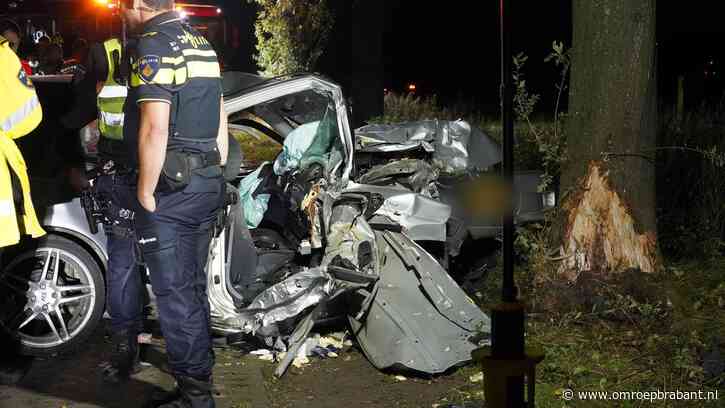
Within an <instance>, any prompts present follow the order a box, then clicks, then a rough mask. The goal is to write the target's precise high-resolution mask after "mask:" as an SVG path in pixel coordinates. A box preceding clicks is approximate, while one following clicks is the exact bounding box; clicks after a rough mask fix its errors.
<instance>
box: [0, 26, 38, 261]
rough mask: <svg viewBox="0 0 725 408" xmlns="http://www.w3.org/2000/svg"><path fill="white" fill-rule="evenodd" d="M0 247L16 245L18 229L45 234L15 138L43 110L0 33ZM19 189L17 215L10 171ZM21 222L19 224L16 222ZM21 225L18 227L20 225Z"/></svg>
mask: <svg viewBox="0 0 725 408" xmlns="http://www.w3.org/2000/svg"><path fill="white" fill-rule="evenodd" d="M0 95H2V97H0V248H1V247H5V246H8V245H14V244H17V243H18V242H19V241H20V234H21V231H22V232H23V233H25V234H28V235H30V236H32V237H33V238H37V237H40V236H42V235H44V234H45V231H43V228H41V226H40V223H39V222H38V218H37V216H36V215H35V209H34V208H33V200H32V199H31V197H30V181H29V180H28V173H27V170H26V167H25V160H24V159H23V155H22V154H21V153H20V150H19V149H18V146H17V145H16V144H15V140H14V139H17V138H19V137H22V136H25V135H27V134H28V133H30V132H31V131H32V130H33V129H35V127H36V126H38V123H40V120H41V119H42V118H43V112H42V110H41V108H40V102H39V101H38V96H37V95H36V94H35V88H34V87H33V83H32V82H31V81H30V78H28V77H27V75H26V74H25V71H23V68H22V67H21V65H20V60H19V59H18V57H17V56H16V55H15V52H13V50H12V49H11V48H10V45H9V44H8V42H7V40H6V39H5V38H3V37H1V36H0ZM11 170H12V171H13V173H15V175H16V176H17V178H18V180H19V181H20V186H21V187H22V189H23V208H22V212H23V213H22V214H21V216H20V217H18V215H17V214H16V212H15V211H16V210H15V203H14V202H13V188H12V183H11V181H10V171H11ZM19 222H22V225H19V224H18V223H19ZM21 227H22V228H21Z"/></svg>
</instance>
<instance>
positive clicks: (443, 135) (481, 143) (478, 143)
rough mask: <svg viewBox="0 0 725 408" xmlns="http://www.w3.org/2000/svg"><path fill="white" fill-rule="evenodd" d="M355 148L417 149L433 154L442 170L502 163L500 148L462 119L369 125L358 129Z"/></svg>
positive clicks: (380, 149) (460, 170) (453, 171)
mask: <svg viewBox="0 0 725 408" xmlns="http://www.w3.org/2000/svg"><path fill="white" fill-rule="evenodd" d="M355 147H356V149H355V150H356V151H362V152H395V151H406V150H412V149H416V148H423V149H424V150H426V151H428V152H430V153H432V154H433V164H434V165H435V166H436V167H437V168H439V169H440V170H441V171H442V172H443V173H447V174H458V173H461V172H464V171H466V170H474V169H485V168H488V167H491V166H493V165H494V164H496V163H499V162H501V157H502V156H501V147H500V146H499V144H498V143H496V141H494V140H493V139H492V138H491V137H490V136H488V135H487V134H485V133H484V132H483V131H481V130H479V129H477V128H474V127H472V126H471V125H470V124H469V123H468V122H466V121H463V120H456V121H444V120H426V121H418V122H405V123H397V124H374V125H367V126H363V127H361V128H358V129H356V130H355Z"/></svg>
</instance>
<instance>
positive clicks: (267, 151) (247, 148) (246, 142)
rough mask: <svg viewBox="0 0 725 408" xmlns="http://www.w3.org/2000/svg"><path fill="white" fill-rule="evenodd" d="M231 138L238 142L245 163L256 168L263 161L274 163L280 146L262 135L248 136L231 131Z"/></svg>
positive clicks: (244, 133) (234, 130)
mask: <svg viewBox="0 0 725 408" xmlns="http://www.w3.org/2000/svg"><path fill="white" fill-rule="evenodd" d="M230 132H231V133H232V136H234V138H235V139H236V140H237V142H239V145H240V148H241V149H242V153H243V157H244V161H245V163H247V164H249V165H250V166H253V167H256V166H258V165H259V164H261V163H262V162H265V161H274V159H275V158H276V157H277V154H279V152H280V151H281V150H282V146H281V145H280V144H279V143H277V141H275V140H273V139H271V138H269V137H268V136H265V135H264V134H263V133H257V134H254V135H252V134H249V133H246V132H243V131H240V130H236V129H231V130H230Z"/></svg>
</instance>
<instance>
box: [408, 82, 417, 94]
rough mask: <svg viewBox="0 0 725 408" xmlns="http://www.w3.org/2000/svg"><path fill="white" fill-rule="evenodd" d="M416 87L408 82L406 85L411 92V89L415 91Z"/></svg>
mask: <svg viewBox="0 0 725 408" xmlns="http://www.w3.org/2000/svg"><path fill="white" fill-rule="evenodd" d="M416 89H418V87H417V86H415V84H410V85H408V90H409V91H411V92H413V91H415V90H416Z"/></svg>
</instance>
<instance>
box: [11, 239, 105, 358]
mask: <svg viewBox="0 0 725 408" xmlns="http://www.w3.org/2000/svg"><path fill="white" fill-rule="evenodd" d="M36 243H37V245H36V246H35V247H34V248H32V249H30V248H29V249H26V250H21V251H20V252H19V253H17V255H15V256H13V257H12V259H11V260H10V261H9V263H7V264H6V266H5V267H4V268H3V269H2V271H1V272H0V321H2V323H3V325H4V326H5V327H6V328H7V329H8V330H10V331H11V332H13V333H15V334H16V337H17V338H18V339H19V341H20V349H21V352H22V353H23V354H27V355H33V356H39V357H42V356H51V355H55V354H63V353H70V352H73V351H75V350H76V349H77V348H78V347H80V346H82V345H83V344H84V343H85V341H86V339H87V338H88V336H90V335H91V333H92V332H93V331H94V329H95V328H96V326H97V325H98V322H99V320H100V319H101V317H102V315H103V310H104V306H105V297H106V296H105V293H106V290H105V284H104V279H103V275H102V274H101V269H100V267H99V265H98V263H97V262H96V261H95V259H94V258H93V257H92V256H91V254H90V253H89V252H88V251H87V250H86V249H84V248H83V247H82V246H80V245H78V244H77V243H75V242H73V241H71V240H69V239H67V238H63V237H60V236H55V235H49V236H46V237H43V238H41V239H39V240H37V241H36Z"/></svg>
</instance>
